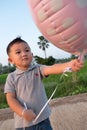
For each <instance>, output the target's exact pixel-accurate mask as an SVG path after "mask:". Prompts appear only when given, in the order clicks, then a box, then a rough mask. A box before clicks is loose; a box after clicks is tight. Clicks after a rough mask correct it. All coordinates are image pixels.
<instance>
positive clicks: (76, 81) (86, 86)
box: [0, 61, 87, 108]
mask: <svg viewBox="0 0 87 130" xmlns="http://www.w3.org/2000/svg"><path fill="white" fill-rule="evenodd" d="M6 77H7V74H4V75H0V108H4V107H7V106H8V105H7V103H6V99H5V95H4V92H3V91H4V88H3V85H4V83H5V81H6ZM60 77H61V75H50V76H48V77H47V78H44V79H43V82H44V85H45V89H46V93H47V96H48V98H49V97H50V96H51V94H52V92H53V91H54V89H55V87H56V86H57V87H58V89H57V91H56V93H55V95H54V97H53V98H58V97H64V96H70V95H76V94H79V93H80V94H81V93H86V92H87V61H85V66H84V67H83V69H81V70H80V71H79V72H74V73H68V76H67V77H65V76H63V77H62V79H61V80H60Z"/></svg>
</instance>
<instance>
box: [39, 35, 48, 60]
mask: <svg viewBox="0 0 87 130" xmlns="http://www.w3.org/2000/svg"><path fill="white" fill-rule="evenodd" d="M38 38H39V42H37V44H38V45H39V48H40V49H42V50H43V51H44V54H45V59H46V58H47V55H46V48H48V47H49V44H48V41H47V40H46V39H45V38H44V37H43V36H39V37H38Z"/></svg>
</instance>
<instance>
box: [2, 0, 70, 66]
mask: <svg viewBox="0 0 87 130" xmlns="http://www.w3.org/2000/svg"><path fill="white" fill-rule="evenodd" d="M41 35H42V33H41V32H40V31H39V29H38V28H37V26H36V24H35V22H34V20H33V18H32V16H31V11H30V9H29V5H28V2H27V0H0V63H1V64H3V65H7V64H8V57H7V54H6V47H7V45H8V43H9V42H10V41H12V40H13V39H14V38H16V37H18V36H21V38H22V39H24V40H25V41H27V42H28V43H29V45H30V47H31V50H32V52H33V55H34V56H35V55H37V56H40V57H43V58H44V52H43V51H42V50H40V49H39V46H38V45H37V42H38V41H39V39H38V37H39V36H41ZM49 45H50V46H49V48H48V49H47V52H46V53H47V57H49V56H53V57H54V58H57V59H60V58H68V57H70V54H69V53H67V52H65V51H63V50H60V49H59V48H57V47H55V46H54V45H53V44H52V43H49Z"/></svg>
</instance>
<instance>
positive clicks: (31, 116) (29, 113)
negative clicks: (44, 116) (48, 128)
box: [22, 109, 36, 122]
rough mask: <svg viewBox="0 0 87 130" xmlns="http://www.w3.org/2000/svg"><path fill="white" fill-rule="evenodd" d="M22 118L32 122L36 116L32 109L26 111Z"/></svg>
mask: <svg viewBox="0 0 87 130" xmlns="http://www.w3.org/2000/svg"><path fill="white" fill-rule="evenodd" d="M22 117H23V118H24V119H25V120H26V121H28V122H31V121H33V120H34V119H35V117H36V114H35V113H34V112H33V111H32V110H31V109H26V110H25V111H24V113H23V115H22Z"/></svg>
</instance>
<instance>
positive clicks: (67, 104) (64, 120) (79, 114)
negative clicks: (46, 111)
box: [0, 94, 87, 130]
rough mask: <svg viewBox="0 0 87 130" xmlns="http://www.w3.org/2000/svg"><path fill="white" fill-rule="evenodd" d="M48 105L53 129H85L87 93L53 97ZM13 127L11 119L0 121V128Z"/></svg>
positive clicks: (11, 128) (86, 129) (8, 129)
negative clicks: (50, 110)
mask: <svg viewBox="0 0 87 130" xmlns="http://www.w3.org/2000/svg"><path fill="white" fill-rule="evenodd" d="M50 106H51V109H52V113H51V117H50V120H51V123H52V126H53V130H87V94H81V95H76V96H70V97H65V98H58V99H54V100H52V101H51V102H50ZM9 118H10V117H9ZM13 127H14V120H13V119H6V120H3V121H2V120H1V121H0V130H14V129H13Z"/></svg>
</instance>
